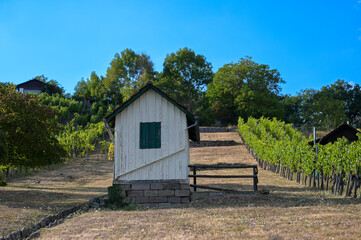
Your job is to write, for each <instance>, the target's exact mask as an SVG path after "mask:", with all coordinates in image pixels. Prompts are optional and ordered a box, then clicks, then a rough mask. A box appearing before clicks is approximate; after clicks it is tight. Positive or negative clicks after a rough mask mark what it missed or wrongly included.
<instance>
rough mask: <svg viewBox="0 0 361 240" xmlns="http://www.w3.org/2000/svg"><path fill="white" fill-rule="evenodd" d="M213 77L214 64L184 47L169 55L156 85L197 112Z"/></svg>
mask: <svg viewBox="0 0 361 240" xmlns="http://www.w3.org/2000/svg"><path fill="white" fill-rule="evenodd" d="M212 77H213V72H212V65H211V64H210V63H209V62H207V60H206V58H205V57H204V56H202V55H199V54H196V53H195V52H194V51H193V50H191V49H188V48H183V49H180V50H178V51H177V52H176V53H171V54H169V55H167V57H166V58H165V60H164V63H163V72H162V73H160V74H159V76H158V78H159V79H158V80H157V83H156V85H157V86H159V87H160V88H161V89H162V90H164V91H165V92H166V93H168V94H169V95H170V96H171V97H173V98H174V99H176V100H177V101H178V102H180V103H181V104H183V105H185V106H186V107H187V108H188V109H189V110H191V111H195V112H196V110H197V108H198V107H199V106H200V105H201V101H202V99H203V98H202V97H203V96H204V94H203V93H204V91H205V90H206V87H207V84H209V83H211V81H212Z"/></svg>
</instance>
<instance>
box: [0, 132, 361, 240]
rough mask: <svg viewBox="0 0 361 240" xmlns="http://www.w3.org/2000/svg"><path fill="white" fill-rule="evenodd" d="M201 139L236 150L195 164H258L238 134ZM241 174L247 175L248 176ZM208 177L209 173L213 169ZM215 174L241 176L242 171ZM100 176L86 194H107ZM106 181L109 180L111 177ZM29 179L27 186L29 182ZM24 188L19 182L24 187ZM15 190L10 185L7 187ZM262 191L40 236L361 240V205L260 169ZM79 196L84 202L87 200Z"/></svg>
mask: <svg viewBox="0 0 361 240" xmlns="http://www.w3.org/2000/svg"><path fill="white" fill-rule="evenodd" d="M201 139H202V140H205V141H232V140H233V141H235V142H236V143H238V144H239V145H234V146H221V147H197V148H192V149H191V161H192V163H200V164H212V163H213V164H214V163H247V164H255V163H256V162H255V161H254V160H253V159H252V157H251V156H250V155H249V154H248V152H247V150H246V149H245V148H244V146H243V145H241V140H240V138H239V137H238V135H237V133H232V132H226V133H204V134H202V135H201ZM74 171H76V170H75V169H74ZM109 171H110V172H111V166H109ZM222 171H223V170H222ZM242 171H248V173H250V172H249V171H251V170H242ZM209 172H212V174H214V171H209ZM216 172H218V173H222V174H223V173H226V172H227V174H234V173H237V174H238V173H240V170H237V169H234V170H227V171H223V172H221V171H216ZM75 174H76V173H74V175H75ZM90 174H92V173H91V172H90V173H89V176H90ZM102 174H103V175H102ZM102 174H99V175H98V176H97V179H93V180H95V181H91V182H89V181H90V180H91V179H92V177H90V178H91V179H88V180H87V181H85V182H88V185H89V186H88V189H89V190H90V189H92V186H93V187H94V186H96V189H98V193H99V192H101V191H102V190H103V191H105V187H106V186H108V185H109V184H110V181H109V180H106V181H104V179H105V178H106V177H107V176H108V175H107V174H105V173H102ZM109 176H110V178H109V179H111V174H109ZM34 177H35V176H34ZM34 177H33V179H35V178H34ZM36 177H37V175H36ZM103 178H104V179H103ZM33 179H31V178H29V179H28V181H30V182H31V181H33ZM24 181H25V180H24ZM102 181H103V182H102ZM107 181H109V182H107ZM198 181H199V183H204V184H213V185H214V186H223V187H227V188H233V189H251V188H252V180H243V179H235V180H233V179H226V180H221V181H220V179H202V180H198ZM201 181H202V182H201ZM25 182H26V181H25ZM25 182H23V183H19V184H20V185H21V184H23V185H25ZM13 184H15V183H11V184H10V185H13ZM69 184H70V183H69ZM33 185H36V184H33ZM77 187H80V186H77ZM12 188H14V185H13V186H12ZM59 188H60V187H59ZM64 188H65V187H64ZM64 188H62V189H59V192H60V193H63V192H64V190H65V189H64ZM75 188H76V187H75ZM259 188H260V189H261V190H270V194H269V195H262V194H250V195H236V194H234V195H226V196H220V197H215V198H211V199H205V200H198V201H194V202H191V203H189V204H185V205H182V206H179V207H178V208H168V209H167V208H164V209H139V210H135V211H106V210H101V211H99V210H93V211H90V212H88V213H85V214H82V215H79V216H77V217H74V218H72V219H68V220H66V221H65V222H64V223H63V224H61V225H58V226H56V227H53V228H49V229H46V230H43V231H42V232H41V236H40V238H41V239H361V229H360V222H361V215H360V212H361V205H360V203H361V201H360V199H349V198H346V199H345V198H344V197H339V196H334V195H331V194H329V193H327V192H316V191H313V190H312V189H310V188H307V187H304V186H302V185H300V184H297V183H296V182H291V181H288V180H285V179H283V178H281V177H279V176H278V175H276V174H274V173H271V172H268V171H264V170H259ZM83 190H84V191H85V189H83ZM39 191H40V190H39ZM84 191H80V190H76V191H75V192H78V193H82V194H84ZM94 193H96V191H94ZM69 194H70V193H69ZM82 194H81V196H82V197H84V198H86V197H87V196H85V195H82ZM66 199H68V200H66ZM71 199H72V198H65V199H59V200H58V201H70V202H71ZM30 210H33V209H32V208H31V209H30ZM19 213H20V212H19ZM10 215H11V214H9V216H10ZM0 222H1V221H0Z"/></svg>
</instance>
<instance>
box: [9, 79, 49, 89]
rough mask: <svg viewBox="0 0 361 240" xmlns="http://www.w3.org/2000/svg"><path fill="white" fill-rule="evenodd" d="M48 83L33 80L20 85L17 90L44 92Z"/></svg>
mask: <svg viewBox="0 0 361 240" xmlns="http://www.w3.org/2000/svg"><path fill="white" fill-rule="evenodd" d="M45 85H46V83H44V82H42V81H39V80H38V79H32V80H29V81H26V82H23V83H20V84H18V85H17V86H16V88H17V89H19V88H26V89H31V90H38V89H39V90H42V89H43V88H44V86H45Z"/></svg>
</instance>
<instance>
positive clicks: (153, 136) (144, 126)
mask: <svg viewBox="0 0 361 240" xmlns="http://www.w3.org/2000/svg"><path fill="white" fill-rule="evenodd" d="M139 147H140V149H148V148H160V147H161V124H160V122H145V123H142V122H141V123H140V139H139Z"/></svg>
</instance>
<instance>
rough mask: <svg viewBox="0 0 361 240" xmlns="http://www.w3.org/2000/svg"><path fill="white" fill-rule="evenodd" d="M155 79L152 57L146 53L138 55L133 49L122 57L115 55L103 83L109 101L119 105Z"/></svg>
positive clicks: (127, 50) (122, 54) (122, 53)
mask: <svg viewBox="0 0 361 240" xmlns="http://www.w3.org/2000/svg"><path fill="white" fill-rule="evenodd" d="M154 78H155V71H154V66H153V62H152V61H151V60H150V57H149V56H148V55H146V54H144V53H142V54H136V53H135V52H134V51H133V50H131V49H125V50H124V51H122V52H121V54H120V55H119V54H118V53H117V54H115V56H114V59H113V60H112V61H111V63H110V67H109V68H108V69H107V74H106V76H105V78H104V79H102V81H103V84H104V86H105V89H106V95H107V97H108V100H110V102H111V103H113V104H114V105H117V104H121V103H122V102H123V101H125V100H127V99H128V98H129V97H130V96H131V95H132V94H134V93H135V92H136V91H137V90H138V89H139V88H141V87H143V86H144V85H145V84H146V83H147V82H148V81H153V80H154Z"/></svg>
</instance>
